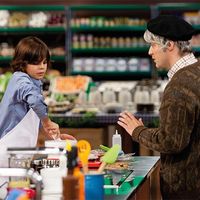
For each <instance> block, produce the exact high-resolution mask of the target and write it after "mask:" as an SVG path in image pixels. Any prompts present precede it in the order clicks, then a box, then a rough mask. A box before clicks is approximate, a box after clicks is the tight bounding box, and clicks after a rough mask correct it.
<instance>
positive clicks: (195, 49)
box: [192, 47, 200, 53]
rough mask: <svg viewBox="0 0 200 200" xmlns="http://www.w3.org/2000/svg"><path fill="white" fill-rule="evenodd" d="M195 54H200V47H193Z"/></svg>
mask: <svg viewBox="0 0 200 200" xmlns="http://www.w3.org/2000/svg"><path fill="white" fill-rule="evenodd" d="M192 49H193V51H194V52H197V53H200V47H192Z"/></svg>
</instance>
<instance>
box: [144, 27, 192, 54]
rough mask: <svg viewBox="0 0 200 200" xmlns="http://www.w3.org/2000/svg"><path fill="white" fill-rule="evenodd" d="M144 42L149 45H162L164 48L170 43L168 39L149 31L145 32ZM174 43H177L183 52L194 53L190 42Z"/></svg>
mask: <svg viewBox="0 0 200 200" xmlns="http://www.w3.org/2000/svg"><path fill="white" fill-rule="evenodd" d="M144 40H145V41H146V42H147V43H152V42H155V43H157V44H159V45H161V47H163V48H165V47H166V45H167V43H168V41H170V40H169V39H167V38H164V37H162V36H159V35H156V34H153V33H151V32H150V31H149V30H146V31H145V33H144ZM174 42H175V43H176V45H177V47H178V48H179V49H180V51H181V52H192V46H191V45H190V41H174Z"/></svg>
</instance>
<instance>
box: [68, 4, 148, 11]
mask: <svg viewBox="0 0 200 200" xmlns="http://www.w3.org/2000/svg"><path fill="white" fill-rule="evenodd" d="M70 9H71V10H72V11H78V10H104V11H105V10H108V11H110V10H142V11H147V10H150V6H149V5H141V4H135V5H133V4H127V5H124V4H122V5H120V4H118V5H109V4H106V5H104V4H102V5H75V6H70Z"/></svg>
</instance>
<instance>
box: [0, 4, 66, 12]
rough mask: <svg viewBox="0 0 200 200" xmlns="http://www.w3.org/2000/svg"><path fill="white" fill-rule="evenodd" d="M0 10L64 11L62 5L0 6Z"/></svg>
mask: <svg viewBox="0 0 200 200" xmlns="http://www.w3.org/2000/svg"><path fill="white" fill-rule="evenodd" d="M0 10H9V11H64V10H65V6H62V5H35V6H33V5H31V6H3V5H2V6H0Z"/></svg>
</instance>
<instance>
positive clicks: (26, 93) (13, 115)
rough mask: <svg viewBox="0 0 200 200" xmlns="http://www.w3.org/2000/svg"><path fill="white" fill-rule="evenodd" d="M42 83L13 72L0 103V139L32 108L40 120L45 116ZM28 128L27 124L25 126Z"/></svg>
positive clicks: (23, 74) (45, 108)
mask: <svg viewBox="0 0 200 200" xmlns="http://www.w3.org/2000/svg"><path fill="white" fill-rule="evenodd" d="M41 88H42V82H41V81H40V80H36V79H33V78H31V77H30V76H29V75H28V74H26V73H23V72H15V73H14V74H13V76H12V77H11V79H10V81H9V83H8V86H7V88H6V91H5V94H4V96H3V99H2V101H1V103H0V138H2V137H3V136H4V135H6V133H8V132H9V131H10V130H12V129H13V128H14V127H15V126H16V125H17V124H18V123H19V122H20V121H21V120H22V119H23V118H24V116H25V115H26V114H27V112H28V111H29V109H30V108H32V109H33V110H34V111H35V113H36V114H37V115H38V117H39V118H40V119H42V118H43V117H45V116H47V105H46V104H45V103H44V97H43V95H42V90H41ZM27 126H28V124H27Z"/></svg>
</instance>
